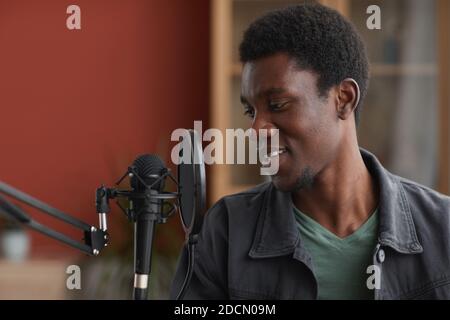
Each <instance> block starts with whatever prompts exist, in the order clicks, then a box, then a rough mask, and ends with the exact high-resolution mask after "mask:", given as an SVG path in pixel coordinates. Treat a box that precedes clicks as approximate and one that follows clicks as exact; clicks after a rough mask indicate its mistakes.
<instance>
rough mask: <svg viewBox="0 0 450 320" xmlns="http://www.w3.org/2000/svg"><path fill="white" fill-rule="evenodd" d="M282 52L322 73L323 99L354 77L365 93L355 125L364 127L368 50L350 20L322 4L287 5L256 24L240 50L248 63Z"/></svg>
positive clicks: (243, 58) (320, 87)
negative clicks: (360, 119) (363, 115)
mask: <svg viewBox="0 0 450 320" xmlns="http://www.w3.org/2000/svg"><path fill="white" fill-rule="evenodd" d="M280 52H284V53H287V54H288V55H289V56H291V57H293V58H294V59H295V60H296V62H297V64H298V66H299V67H300V68H301V69H305V70H311V71H313V72H316V73H317V74H318V75H319V79H318V84H317V86H318V90H319V94H320V95H321V96H325V97H326V96H328V92H329V90H330V89H331V87H332V86H334V85H338V84H339V83H341V82H342V81H343V80H344V79H346V78H353V79H354V80H355V81H356V82H357V83H358V85H359V88H360V92H361V97H360V102H359V105H358V107H357V108H356V110H355V121H356V124H358V123H359V116H360V111H361V105H362V101H363V99H364V97H365V94H366V91H367V87H368V85H369V62H368V58H367V52H366V47H365V45H364V43H363V41H362V39H361V37H360V35H359V34H358V32H357V31H356V29H355V27H354V26H353V25H352V24H351V23H350V22H349V21H347V20H346V19H345V18H344V17H343V16H342V15H341V14H339V13H338V12H337V11H335V10H333V9H331V8H328V7H325V6H323V5H320V4H317V3H310V4H301V5H296V6H291V7H286V8H283V9H280V10H277V11H273V12H270V13H268V14H266V15H265V16H263V17H261V18H259V19H257V20H256V21H254V22H253V23H252V24H251V25H250V26H249V27H248V29H247V30H246V31H245V33H244V39H243V41H242V43H241V44H240V47H239V54H240V59H241V62H242V63H246V62H251V61H255V60H257V59H260V58H264V57H267V56H270V55H272V54H275V53H280Z"/></svg>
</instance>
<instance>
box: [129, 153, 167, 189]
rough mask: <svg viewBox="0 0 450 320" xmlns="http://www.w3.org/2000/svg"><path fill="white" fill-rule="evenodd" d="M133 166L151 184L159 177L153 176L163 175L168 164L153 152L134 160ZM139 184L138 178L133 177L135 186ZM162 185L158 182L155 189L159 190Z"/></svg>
mask: <svg viewBox="0 0 450 320" xmlns="http://www.w3.org/2000/svg"><path fill="white" fill-rule="evenodd" d="M133 166H134V168H135V170H136V173H137V174H138V175H139V177H140V178H142V179H143V180H144V181H145V182H146V183H147V184H151V183H152V182H153V181H155V179H157V178H155V177H152V176H154V175H156V176H161V175H162V174H163V173H164V171H165V170H166V166H165V164H164V162H163V161H162V160H161V158H160V157H159V156H157V155H153V154H144V155H141V156H139V157H137V158H136V160H134V162H133ZM133 178H134V177H133ZM138 184H139V183H138V181H137V179H136V178H134V179H131V185H132V187H133V188H137V187H138ZM161 186H162V185H161V184H158V185H157V186H155V187H154V189H158V190H159V189H160V188H161ZM152 189H153V188H152Z"/></svg>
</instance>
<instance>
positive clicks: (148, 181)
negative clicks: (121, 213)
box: [130, 155, 167, 300]
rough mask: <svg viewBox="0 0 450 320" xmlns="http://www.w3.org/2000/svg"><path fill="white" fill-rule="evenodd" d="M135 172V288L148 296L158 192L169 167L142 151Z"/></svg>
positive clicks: (136, 292)
mask: <svg viewBox="0 0 450 320" xmlns="http://www.w3.org/2000/svg"><path fill="white" fill-rule="evenodd" d="M132 168H133V171H134V172H135V174H133V175H132V176H131V179H130V184H131V187H132V189H133V193H134V194H136V195H138V196H136V197H130V206H132V208H133V210H134V212H135V223H134V270H135V273H134V291H133V298H134V299H135V300H145V299H147V289H148V277H149V274H150V271H151V270H150V269H151V260H152V244H153V238H154V231H155V225H156V223H157V222H158V219H159V217H160V216H161V211H162V200H161V199H159V198H157V197H156V195H158V194H160V193H161V192H162V190H163V188H164V182H165V173H166V172H167V168H166V166H165V165H164V163H163V161H162V160H161V159H160V158H159V157H158V156H156V155H142V156H140V157H138V158H137V159H136V160H135V161H134V162H133V165H132Z"/></svg>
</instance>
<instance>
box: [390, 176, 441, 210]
mask: <svg viewBox="0 0 450 320" xmlns="http://www.w3.org/2000/svg"><path fill="white" fill-rule="evenodd" d="M395 177H396V178H397V180H398V181H399V182H400V184H401V185H402V187H403V190H405V192H406V195H407V197H408V199H409V200H411V201H413V202H414V203H421V204H423V205H425V206H428V207H429V208H430V209H443V210H446V212H447V213H450V197H449V196H446V195H444V194H442V193H440V192H438V191H436V190H433V189H431V188H430V187H427V186H425V185H422V184H420V183H417V182H414V181H412V180H409V179H406V178H403V177H399V176H395Z"/></svg>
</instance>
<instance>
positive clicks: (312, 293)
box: [172, 5, 450, 299]
mask: <svg viewBox="0 0 450 320" xmlns="http://www.w3.org/2000/svg"><path fill="white" fill-rule="evenodd" d="M240 57H241V61H242V62H243V64H244V68H243V72H242V97H241V100H242V103H243V105H244V108H245V113H246V114H248V116H249V117H250V118H251V121H252V128H253V129H255V130H256V131H258V130H259V129H268V130H269V132H272V131H270V129H278V133H279V144H280V145H279V147H278V150H270V151H269V152H273V151H279V152H278V157H279V158H278V160H279V171H278V173H277V174H276V175H274V176H273V177H272V181H271V182H270V183H266V184H263V185H260V186H257V187H256V188H254V189H252V190H249V191H247V192H243V193H239V194H235V195H231V196H228V197H225V198H223V199H222V200H220V201H219V202H217V203H216V204H215V205H214V206H213V207H212V208H211V209H210V210H209V212H208V214H207V215H206V217H205V222H204V225H203V229H202V232H201V234H200V237H199V242H198V246H197V251H196V265H195V268H194V273H193V277H192V281H191V283H190V286H189V289H188V291H187V294H186V296H185V298H192V299H197V298H198V299H242V298H245V299H421V298H431V299H450V242H449V236H450V199H449V198H448V197H446V196H444V195H441V194H439V193H437V192H435V191H432V190H430V189H428V188H426V187H424V186H421V185H418V184H416V183H414V182H411V181H408V180H406V179H403V178H400V177H397V176H395V175H393V174H391V173H389V172H387V171H386V170H385V169H384V168H383V167H382V166H381V164H380V163H379V162H378V161H377V159H376V158H375V156H374V155H372V154H370V153H369V152H367V151H365V150H363V149H360V148H359V147H358V141H357V135H356V128H357V124H358V120H359V113H360V111H361V107H362V101H363V99H364V96H365V93H366V91H367V87H368V61H367V55H366V52H365V47H364V45H363V43H362V41H361V39H360V37H359V35H358V34H357V32H356V31H355V29H354V27H353V26H352V25H351V24H350V23H349V22H347V21H346V20H345V19H344V18H343V17H342V16H340V15H339V14H338V13H337V12H336V11H334V10H331V9H328V8H325V7H323V6H320V5H299V6H295V7H289V8H286V9H283V10H280V11H276V12H272V13H270V14H268V15H266V16H264V17H262V18H260V19H259V20H257V21H255V22H254V23H253V24H252V25H251V26H250V27H249V29H248V30H247V31H246V32H245V34H244V39H243V42H242V44H241V46H240ZM186 259H187V254H186V249H184V251H183V253H182V256H181V260H180V264H179V268H178V271H177V275H176V277H175V281H174V285H173V288H172V297H174V296H175V295H176V293H177V291H178V290H179V289H180V287H181V283H182V280H183V278H184V275H185V273H186V266H187V263H186Z"/></svg>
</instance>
